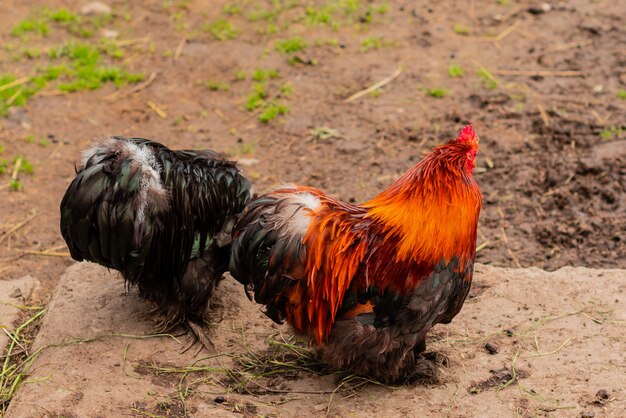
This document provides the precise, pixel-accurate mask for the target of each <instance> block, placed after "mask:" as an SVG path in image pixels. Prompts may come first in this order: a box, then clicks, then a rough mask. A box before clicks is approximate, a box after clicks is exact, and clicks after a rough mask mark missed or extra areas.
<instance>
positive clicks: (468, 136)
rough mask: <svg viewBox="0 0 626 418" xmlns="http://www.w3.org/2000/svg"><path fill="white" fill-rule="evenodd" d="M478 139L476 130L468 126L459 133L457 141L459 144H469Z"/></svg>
mask: <svg viewBox="0 0 626 418" xmlns="http://www.w3.org/2000/svg"><path fill="white" fill-rule="evenodd" d="M476 137H477V135H476V132H475V131H474V128H472V125H467V126H466V127H465V128H463V129H461V132H459V136H457V138H456V140H457V141H459V142H469V141H475V140H476Z"/></svg>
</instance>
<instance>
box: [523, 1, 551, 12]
mask: <svg viewBox="0 0 626 418" xmlns="http://www.w3.org/2000/svg"><path fill="white" fill-rule="evenodd" d="M550 10H552V6H550V5H549V4H548V3H541V4H540V5H536V6H530V7H529V8H528V13H530V14H532V15H540V14H542V13H547V12H549V11H550Z"/></svg>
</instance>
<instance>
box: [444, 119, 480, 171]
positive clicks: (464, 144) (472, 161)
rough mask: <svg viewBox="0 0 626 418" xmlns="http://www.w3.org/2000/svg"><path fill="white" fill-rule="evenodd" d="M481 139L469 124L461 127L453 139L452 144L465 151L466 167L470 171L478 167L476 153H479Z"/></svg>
mask: <svg viewBox="0 0 626 418" xmlns="http://www.w3.org/2000/svg"><path fill="white" fill-rule="evenodd" d="M479 140H480V139H479V138H478V135H477V134H476V132H475V131H474V128H472V125H467V126H466V127H465V128H463V129H461V132H459V135H458V136H457V137H456V139H454V140H452V141H451V144H455V145H456V146H457V147H460V148H461V151H462V152H464V153H465V167H466V168H467V171H468V172H470V173H472V172H473V171H474V167H476V154H477V153H478V141H479Z"/></svg>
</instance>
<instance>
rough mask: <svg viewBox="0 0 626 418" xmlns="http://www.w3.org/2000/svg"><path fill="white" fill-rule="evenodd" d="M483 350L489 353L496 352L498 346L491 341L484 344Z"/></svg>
mask: <svg viewBox="0 0 626 418" xmlns="http://www.w3.org/2000/svg"><path fill="white" fill-rule="evenodd" d="M485 350H487V352H488V353H489V354H491V355H493V354H498V347H496V346H495V345H493V344H491V343H487V344H485Z"/></svg>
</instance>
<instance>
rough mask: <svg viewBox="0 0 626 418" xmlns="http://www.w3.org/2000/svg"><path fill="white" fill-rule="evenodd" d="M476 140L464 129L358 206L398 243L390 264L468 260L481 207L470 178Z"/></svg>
mask: <svg viewBox="0 0 626 418" xmlns="http://www.w3.org/2000/svg"><path fill="white" fill-rule="evenodd" d="M478 141H479V138H478V135H476V132H474V129H473V128H472V127H471V125H468V126H466V127H465V128H464V129H463V130H462V131H461V132H460V133H459V135H458V136H457V138H456V139H453V140H451V141H450V142H448V143H447V144H444V145H441V146H439V147H436V148H435V149H434V150H433V151H432V152H431V153H430V154H428V155H427V156H426V157H425V158H424V159H423V160H422V161H420V162H419V163H418V164H417V165H416V166H414V167H413V168H411V169H410V170H408V171H407V172H406V173H405V174H404V175H403V176H402V177H401V178H399V179H398V180H397V181H396V182H395V183H393V184H392V185H391V186H390V187H389V188H388V189H387V190H385V191H383V192H382V193H380V194H379V195H378V196H376V197H375V198H374V199H372V200H371V201H370V202H368V203H366V204H365V205H364V207H365V208H367V209H368V216H369V217H371V218H373V219H375V220H376V221H378V223H379V224H380V225H381V226H382V228H383V230H384V231H385V233H386V235H387V237H388V238H392V237H395V238H396V239H397V240H398V248H397V252H396V261H398V262H406V261H410V260H420V261H422V262H424V261H427V262H429V263H431V264H432V265H436V264H438V263H439V262H440V261H441V260H442V259H443V260H445V261H446V262H449V261H450V259H451V258H452V257H454V256H456V257H459V258H460V259H461V262H462V263H464V262H466V261H467V260H469V259H470V258H471V257H473V254H474V253H475V245H476V223H477V220H478V215H479V212H480V207H481V195H480V191H479V189H478V185H477V184H476V181H475V180H474V177H473V175H472V171H473V169H474V166H475V157H476V153H477V152H478Z"/></svg>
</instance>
